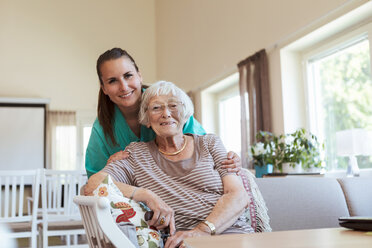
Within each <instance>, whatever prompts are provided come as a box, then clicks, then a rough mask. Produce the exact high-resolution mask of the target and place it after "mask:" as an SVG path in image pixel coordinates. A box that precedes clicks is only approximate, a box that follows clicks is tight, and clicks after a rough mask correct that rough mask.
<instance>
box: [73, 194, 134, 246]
mask: <svg viewBox="0 0 372 248" xmlns="http://www.w3.org/2000/svg"><path fill="white" fill-rule="evenodd" d="M74 202H75V203H76V204H77V205H78V206H79V209H80V214H81V216H82V219H83V223H84V229H85V232H86V234H87V239H88V242H89V247H98V248H101V247H112V246H111V244H112V245H114V246H115V247H127V248H134V247H135V246H134V244H133V243H132V242H131V241H130V240H129V239H128V238H127V236H125V234H124V233H123V232H122V231H121V230H120V229H119V227H118V226H117V225H116V223H115V222H114V220H113V218H112V216H111V211H110V203H109V201H108V199H107V198H105V197H96V196H76V197H74Z"/></svg>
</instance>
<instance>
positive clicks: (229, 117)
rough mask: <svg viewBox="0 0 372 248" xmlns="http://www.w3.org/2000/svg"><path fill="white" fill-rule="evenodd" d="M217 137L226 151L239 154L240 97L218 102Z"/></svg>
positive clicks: (237, 94)
mask: <svg viewBox="0 0 372 248" xmlns="http://www.w3.org/2000/svg"><path fill="white" fill-rule="evenodd" d="M218 103H219V105H218V119H219V121H218V123H219V136H220V137H221V140H222V142H223V143H224V145H225V147H226V149H227V150H228V151H234V152H236V153H240V152H241V138H240V137H241V134H240V133H241V130H240V129H241V125H240V95H239V91H238V92H237V91H233V92H232V95H231V94H229V95H228V96H226V97H221V98H220V99H219V101H218Z"/></svg>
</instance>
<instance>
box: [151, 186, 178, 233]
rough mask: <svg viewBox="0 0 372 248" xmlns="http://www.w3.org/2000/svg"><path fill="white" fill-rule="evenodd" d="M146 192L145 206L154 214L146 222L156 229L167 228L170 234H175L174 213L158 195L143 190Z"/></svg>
mask: <svg viewBox="0 0 372 248" xmlns="http://www.w3.org/2000/svg"><path fill="white" fill-rule="evenodd" d="M144 190H145V191H146V192H145V194H146V200H145V203H146V205H147V206H148V207H149V208H150V209H151V210H152V211H153V212H154V215H153V217H152V218H151V220H150V221H149V222H148V224H149V225H150V226H154V227H156V228H157V229H163V228H165V227H167V226H169V231H170V233H171V234H172V233H175V231H176V226H175V222H174V212H173V209H172V208H171V207H169V206H168V205H167V204H166V203H165V202H164V201H163V200H162V199H161V198H160V197H159V196H158V195H156V194H155V193H154V192H152V191H150V190H146V189H144Z"/></svg>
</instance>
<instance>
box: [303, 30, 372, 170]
mask: <svg viewBox="0 0 372 248" xmlns="http://www.w3.org/2000/svg"><path fill="white" fill-rule="evenodd" d="M366 30H367V28H362V29H360V30H359V31H358V32H355V34H354V35H350V34H349V35H346V36H343V37H340V38H338V39H337V40H333V41H330V42H327V43H326V44H325V45H324V46H323V49H317V52H315V53H314V52H313V53H312V52H310V53H309V54H310V55H307V56H305V57H304V58H305V59H304V60H305V63H304V64H305V65H306V68H305V70H306V76H307V94H308V95H307V99H308V108H309V111H308V121H309V126H310V129H311V131H312V132H314V133H316V134H317V136H318V137H319V138H320V139H322V140H323V141H324V144H325V153H326V154H325V155H326V156H325V159H326V164H327V168H328V170H345V169H346V168H347V164H348V161H349V158H348V157H344V156H339V155H340V154H338V151H337V149H336V147H337V144H336V143H337V142H336V133H337V132H339V131H342V130H349V129H356V128H358V129H364V130H369V131H372V107H371V106H372V80H371V78H372V77H371V62H370V61H371V56H370V55H371V50H370V42H371V41H370V39H371V38H370V36H369V35H368V32H366ZM350 36H351V37H350ZM358 142H361V140H360V141H358ZM357 160H358V165H359V168H361V169H363V168H372V157H371V156H362V155H360V156H357Z"/></svg>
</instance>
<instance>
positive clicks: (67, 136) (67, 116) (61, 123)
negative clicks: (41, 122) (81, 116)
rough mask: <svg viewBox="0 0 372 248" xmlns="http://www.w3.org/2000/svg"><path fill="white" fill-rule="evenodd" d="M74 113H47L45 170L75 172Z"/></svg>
mask: <svg viewBox="0 0 372 248" xmlns="http://www.w3.org/2000/svg"><path fill="white" fill-rule="evenodd" d="M76 129H77V128H76V113H75V112H74V111H48V112H47V168H48V169H53V170H75V169H76V168H77V167H76V157H77V156H76V152H77V150H76V142H77V139H76Z"/></svg>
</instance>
